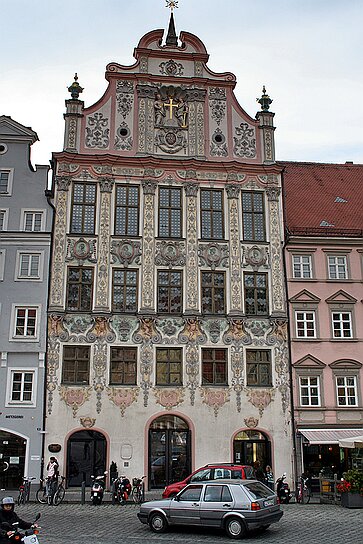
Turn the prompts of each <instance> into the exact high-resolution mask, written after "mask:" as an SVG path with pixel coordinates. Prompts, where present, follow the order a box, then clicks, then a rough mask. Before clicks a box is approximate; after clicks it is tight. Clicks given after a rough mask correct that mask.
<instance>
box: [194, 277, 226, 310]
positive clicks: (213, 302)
mask: <svg viewBox="0 0 363 544" xmlns="http://www.w3.org/2000/svg"><path fill="white" fill-rule="evenodd" d="M207 274H211V276H212V281H211V284H210V285H204V284H203V277H205V276H206V275H207ZM217 274H220V275H222V276H223V287H219V286H218V285H214V277H215V276H216V275H217ZM205 289H211V291H212V295H211V297H208V298H209V299H210V301H211V309H209V308H206V305H205V304H204V303H203V299H204V298H206V297H205V295H204V292H205V291H204V290H205ZM222 289H223V311H220V312H217V311H216V300H217V298H216V294H215V292H216V290H222ZM200 296H201V304H200V306H201V312H202V314H203V315H226V313H227V301H226V273H225V271H223V270H201V271H200ZM209 304H210V303H209Z"/></svg>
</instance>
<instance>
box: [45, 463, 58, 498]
mask: <svg viewBox="0 0 363 544" xmlns="http://www.w3.org/2000/svg"><path fill="white" fill-rule="evenodd" d="M58 476H59V463H58V461H57V459H56V458H55V457H50V458H49V463H48V464H47V481H46V484H45V485H46V496H47V497H49V496H50V495H51V494H52V490H53V486H54V484H55V483H56V482H57V481H58Z"/></svg>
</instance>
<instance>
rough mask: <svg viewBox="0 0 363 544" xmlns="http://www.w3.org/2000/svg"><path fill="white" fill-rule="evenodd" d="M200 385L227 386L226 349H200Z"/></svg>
mask: <svg viewBox="0 0 363 544" xmlns="http://www.w3.org/2000/svg"><path fill="white" fill-rule="evenodd" d="M202 385H227V350H226V349H212V348H204V349H202Z"/></svg>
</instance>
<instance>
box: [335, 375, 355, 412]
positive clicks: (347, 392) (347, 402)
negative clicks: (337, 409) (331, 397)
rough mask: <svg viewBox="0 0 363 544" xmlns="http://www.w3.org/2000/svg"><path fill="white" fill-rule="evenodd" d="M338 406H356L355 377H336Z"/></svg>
mask: <svg viewBox="0 0 363 544" xmlns="http://www.w3.org/2000/svg"><path fill="white" fill-rule="evenodd" d="M336 386H337V399H338V406H358V396H357V380H356V377H355V376H337V377H336Z"/></svg>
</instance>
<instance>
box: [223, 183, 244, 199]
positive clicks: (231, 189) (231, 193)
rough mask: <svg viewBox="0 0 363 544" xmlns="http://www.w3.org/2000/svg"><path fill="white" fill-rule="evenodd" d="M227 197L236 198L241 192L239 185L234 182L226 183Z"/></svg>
mask: <svg viewBox="0 0 363 544" xmlns="http://www.w3.org/2000/svg"><path fill="white" fill-rule="evenodd" d="M226 192H227V198H238V196H239V194H240V192H241V186H240V185H237V184H236V183H231V184H230V185H226Z"/></svg>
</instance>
